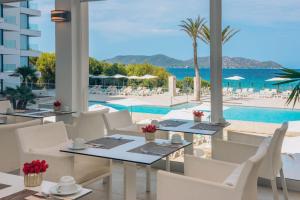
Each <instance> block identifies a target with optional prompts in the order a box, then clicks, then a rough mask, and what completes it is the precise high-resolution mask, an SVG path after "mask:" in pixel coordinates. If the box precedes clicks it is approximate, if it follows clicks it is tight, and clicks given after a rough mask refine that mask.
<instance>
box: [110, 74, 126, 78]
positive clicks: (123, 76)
mask: <svg viewBox="0 0 300 200" xmlns="http://www.w3.org/2000/svg"><path fill="white" fill-rule="evenodd" d="M112 78H117V79H119V78H127V76H125V75H122V74H116V75H113V76H112Z"/></svg>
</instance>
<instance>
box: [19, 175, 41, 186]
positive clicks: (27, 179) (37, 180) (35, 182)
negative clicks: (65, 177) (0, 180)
mask: <svg viewBox="0 0 300 200" xmlns="http://www.w3.org/2000/svg"><path fill="white" fill-rule="evenodd" d="M42 181H43V174H42V173H38V174H36V173H34V174H27V175H24V185H25V187H37V186H40V185H41V184H42Z"/></svg>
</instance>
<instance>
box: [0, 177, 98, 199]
mask: <svg viewBox="0 0 300 200" xmlns="http://www.w3.org/2000/svg"><path fill="white" fill-rule="evenodd" d="M56 184H57V183H54V182H50V181H43V182H42V184H41V186H38V187H25V186H24V177H23V176H18V175H13V174H7V173H3V172H0V199H1V200H24V199H40V200H41V199H48V198H49V197H51V198H52V199H57V200H60V199H68V200H76V199H80V198H82V197H85V196H87V195H89V194H90V193H92V190H90V189H87V188H82V189H81V190H80V191H79V192H78V193H76V194H73V195H69V196H53V195H50V193H49V191H50V188H51V187H53V186H55V185H56Z"/></svg>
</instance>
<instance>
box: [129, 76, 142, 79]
mask: <svg viewBox="0 0 300 200" xmlns="http://www.w3.org/2000/svg"><path fill="white" fill-rule="evenodd" d="M128 79H130V80H140V79H142V77H140V76H128Z"/></svg>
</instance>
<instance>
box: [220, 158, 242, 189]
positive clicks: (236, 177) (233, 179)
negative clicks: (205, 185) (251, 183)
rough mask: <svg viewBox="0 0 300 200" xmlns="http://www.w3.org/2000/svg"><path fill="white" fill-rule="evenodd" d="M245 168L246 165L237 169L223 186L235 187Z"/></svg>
mask: <svg viewBox="0 0 300 200" xmlns="http://www.w3.org/2000/svg"><path fill="white" fill-rule="evenodd" d="M243 168H244V164H241V165H239V166H238V167H236V168H235V169H234V170H233V171H232V173H231V174H230V175H229V176H228V177H227V178H226V179H225V180H224V182H223V184H225V185H228V186H232V187H233V186H235V185H236V184H237V182H238V180H239V177H240V175H241V173H242V170H243Z"/></svg>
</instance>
